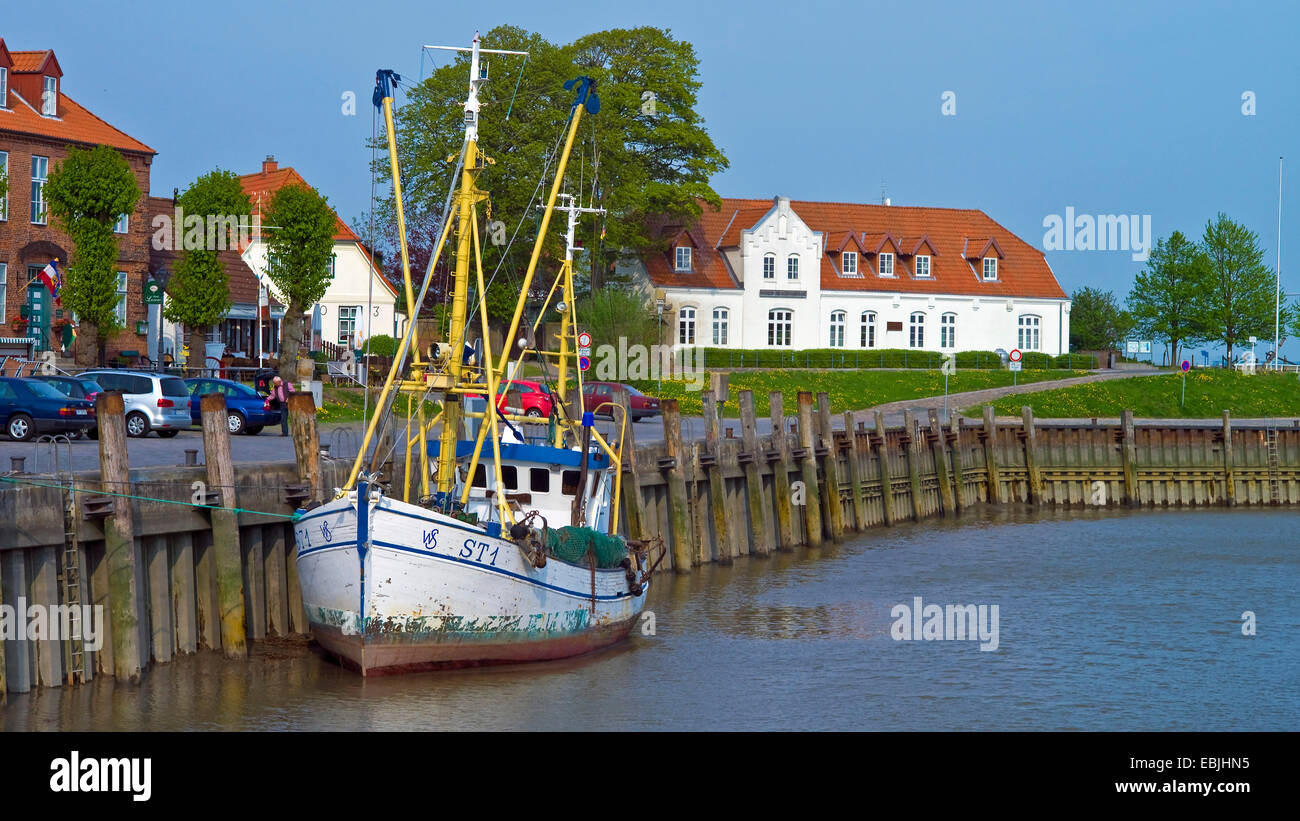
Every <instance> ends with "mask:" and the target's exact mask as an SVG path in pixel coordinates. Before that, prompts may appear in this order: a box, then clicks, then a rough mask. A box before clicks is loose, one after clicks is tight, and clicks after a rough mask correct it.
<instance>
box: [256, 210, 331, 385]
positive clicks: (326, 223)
mask: <svg viewBox="0 0 1300 821" xmlns="http://www.w3.org/2000/svg"><path fill="white" fill-rule="evenodd" d="M336 219H337V218H336V217H335V215H334V211H333V209H331V208H330V206H329V202H328V201H326V199H325V197H323V196H321V195H320V194H318V193H316V191H314V190H313V189H311V188H308V187H306V186H302V185H286V186H285V187H283V188H281V189H280V190H279V191H277V192H275V196H273V197H272V198H271V203H270V206H269V207H268V208H267V209H266V213H265V214H264V215H263V217H262V222H263V231H264V233H265V234H266V237H267V276H269V277H270V278H271V282H272V284H274V285H275V289H276V290H277V291H278V292H279V293H280V295H281V296H282V297H283V298H284V300H285V302H286V306H285V310H284V319H283V320H281V322H280V376H282V377H284V378H285V379H286V380H293V379H294V378H296V373H297V360H298V355H299V352H300V350H301V348H302V342H303V339H304V323H303V314H304V313H305V312H306V311H307V309H309V308H310V307H311V306H313V305H315V304H316V303H317V302H319V301H320V298H321V297H323V296H324V295H325V289H326V288H328V287H329V283H330V256H331V254H333V252H334V230H335V224H336Z"/></svg>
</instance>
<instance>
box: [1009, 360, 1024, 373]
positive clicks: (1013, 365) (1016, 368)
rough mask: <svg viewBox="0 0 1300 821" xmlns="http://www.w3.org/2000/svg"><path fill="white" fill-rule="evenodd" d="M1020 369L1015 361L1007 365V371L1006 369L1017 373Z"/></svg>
mask: <svg viewBox="0 0 1300 821" xmlns="http://www.w3.org/2000/svg"><path fill="white" fill-rule="evenodd" d="M1020 367H1021V366H1020V363H1019V362H1017V361H1015V360H1012V362H1011V364H1009V365H1007V369H1008V370H1013V371H1018V370H1020Z"/></svg>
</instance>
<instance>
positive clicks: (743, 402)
mask: <svg viewBox="0 0 1300 821" xmlns="http://www.w3.org/2000/svg"><path fill="white" fill-rule="evenodd" d="M737 401H738V403H739V405H740V441H741V444H742V446H743V447H744V448H745V451H744V453H742V454H741V455H740V459H741V461H743V462H744V466H745V490H746V496H747V499H748V502H749V521H750V538H751V539H752V541H751V544H752V545H753V547H752V549H751V550H750V552H751V553H753V554H755V555H758V556H766V555H768V554H769V553H771V552H772V542H771V540H770V539H768V535H767V534H768V533H774V532H775V528H773V527H772V509H771V507H770V506H768V505H765V504H763V476H762V474H761V473H759V470H758V459H759V450H758V422H757V420H755V419H754V392H753V391H748V390H746V391H741V392H740V395H739V396H738V397H737ZM773 491H774V492H775V493H777V495H781V494H782V493H784V492H785V491H784V489H783V488H779V487H777V486H776V485H775V484H774V485H773Z"/></svg>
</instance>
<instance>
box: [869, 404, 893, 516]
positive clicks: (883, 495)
mask: <svg viewBox="0 0 1300 821" xmlns="http://www.w3.org/2000/svg"><path fill="white" fill-rule="evenodd" d="M875 415H876V418H875V422H876V438H875V440H874V441H873V442H872V443H871V446H872V448H873V449H874V450H875V451H876V466H877V468H878V469H879V471H880V508H881V512H882V513H883V514H884V517H885V526H886V527H891V526H893V524H894V480H893V477H892V476H890V475H889V472H890V471H889V447H888V445H889V438H888V436H889V432H888V431H887V430H885V414H883V413H881V412H880V411H876V414H875Z"/></svg>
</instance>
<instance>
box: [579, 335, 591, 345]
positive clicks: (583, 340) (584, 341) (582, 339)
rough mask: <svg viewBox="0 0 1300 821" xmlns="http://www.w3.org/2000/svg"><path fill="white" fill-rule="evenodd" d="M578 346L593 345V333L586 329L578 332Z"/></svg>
mask: <svg viewBox="0 0 1300 821" xmlns="http://www.w3.org/2000/svg"><path fill="white" fill-rule="evenodd" d="M578 347H579V348H590V347H591V334H589V333H587V332H586V331H583V332H582V333H580V334H578Z"/></svg>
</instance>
